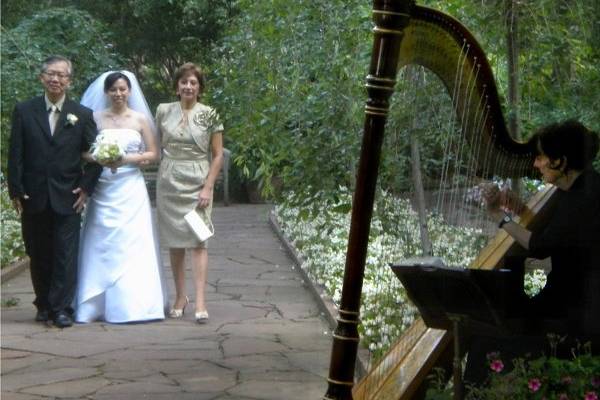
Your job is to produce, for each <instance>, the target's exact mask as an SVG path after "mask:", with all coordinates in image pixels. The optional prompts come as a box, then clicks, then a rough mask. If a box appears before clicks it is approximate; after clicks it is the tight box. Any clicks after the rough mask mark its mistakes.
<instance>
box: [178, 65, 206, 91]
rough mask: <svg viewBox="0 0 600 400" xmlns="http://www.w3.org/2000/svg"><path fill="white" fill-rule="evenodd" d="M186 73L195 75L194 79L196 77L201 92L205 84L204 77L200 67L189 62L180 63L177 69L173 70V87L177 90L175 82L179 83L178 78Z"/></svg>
mask: <svg viewBox="0 0 600 400" xmlns="http://www.w3.org/2000/svg"><path fill="white" fill-rule="evenodd" d="M187 74H193V75H194V76H195V77H196V79H198V85H199V86H200V93H202V92H203V91H204V87H205V85H206V78H205V77H204V72H202V68H200V67H199V66H197V65H196V64H194V63H191V62H187V63H185V64H183V65H181V66H180V67H179V68H177V70H176V71H175V75H174V76H173V88H174V89H175V90H177V84H178V83H179V80H180V79H181V78H183V77H184V76H185V75H187Z"/></svg>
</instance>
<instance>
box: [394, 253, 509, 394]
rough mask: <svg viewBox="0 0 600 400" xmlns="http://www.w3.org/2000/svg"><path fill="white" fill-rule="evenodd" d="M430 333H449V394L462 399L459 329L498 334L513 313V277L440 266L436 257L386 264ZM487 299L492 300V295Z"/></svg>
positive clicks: (504, 329)
mask: <svg viewBox="0 0 600 400" xmlns="http://www.w3.org/2000/svg"><path fill="white" fill-rule="evenodd" d="M390 266H391V268H392V270H393V271H394V273H395V274H396V276H397V277H398V278H399V279H400V281H401V282H402V285H403V286H404V288H405V289H406V293H407V294H408V297H409V298H410V300H411V301H412V302H413V303H414V304H415V306H416V307H417V308H418V309H419V312H420V313H421V317H422V318H423V320H424V321H425V324H426V325H427V326H428V327H430V328H435V329H444V330H448V331H452V332H453V334H454V361H453V374H454V379H453V380H454V395H455V398H457V399H460V398H462V368H461V358H460V341H459V331H460V329H459V328H460V327H461V326H463V327H466V326H468V328H469V331H470V332H473V333H484V334H503V333H506V332H507V331H508V326H507V321H506V318H508V317H510V316H511V312H512V311H513V310H515V306H516V299H517V298H518V296H515V290H516V289H515V288H518V287H519V286H518V285H519V277H518V274H515V273H513V272H512V271H510V270H502V269H501V270H492V271H490V270H476V269H467V268H458V267H448V266H445V265H443V262H441V260H440V259H438V258H432V257H428V258H416V259H409V260H403V261H401V262H399V263H395V264H392V265H390ZM492 295H493V296H492Z"/></svg>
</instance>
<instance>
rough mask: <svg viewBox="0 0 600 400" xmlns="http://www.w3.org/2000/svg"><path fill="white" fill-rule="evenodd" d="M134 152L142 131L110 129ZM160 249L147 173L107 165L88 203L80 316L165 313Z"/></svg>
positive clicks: (112, 318) (131, 317)
mask: <svg viewBox="0 0 600 400" xmlns="http://www.w3.org/2000/svg"><path fill="white" fill-rule="evenodd" d="M101 133H103V134H104V135H105V136H107V135H108V136H110V138H114V140H116V141H117V142H118V143H119V145H120V147H121V148H122V149H125V150H126V152H128V153H137V152H139V151H140V150H141V149H142V146H143V141H142V137H141V135H140V133H138V132H137V131H135V130H132V129H105V130H102V131H101ZM161 268H162V265H161V262H160V253H159V251H158V245H157V235H156V229H155V227H154V224H153V222H152V214H151V209H150V201H149V198H148V191H147V190H146V184H145V182H144V177H143V175H142V173H141V171H140V170H139V168H138V167H137V166H133V165H125V166H123V167H119V168H118V169H117V172H116V173H112V172H111V170H110V169H108V168H104V170H103V171H102V175H101V176H100V179H99V180H98V184H97V186H96V189H95V190H94V193H93V195H92V196H91V197H90V200H89V202H88V209H87V214H86V216H85V219H84V225H83V229H82V234H81V245H80V250H79V276H78V287H77V297H76V305H75V310H76V311H75V320H76V321H77V322H91V321H96V320H104V321H107V322H113V323H122V322H133V321H147V320H156V319H163V318H164V308H165V301H164V296H163V288H164V286H163V282H162V276H161V275H162V274H161V270H160V269H161Z"/></svg>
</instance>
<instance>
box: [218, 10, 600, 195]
mask: <svg viewBox="0 0 600 400" xmlns="http://www.w3.org/2000/svg"><path fill="white" fill-rule="evenodd" d="M419 3H420V4H424V5H428V6H432V7H435V8H437V9H440V10H442V11H446V12H448V13H450V14H451V15H453V16H455V17H457V18H458V19H459V20H461V21H462V22H463V23H464V24H465V25H466V26H467V27H468V28H470V29H471V30H472V32H473V33H474V34H475V36H476V37H478V38H479V40H480V42H481V44H482V47H483V48H484V50H485V51H486V53H487V55H488V58H489V59H490V63H491V65H492V68H493V69H494V70H495V76H496V79H497V83H498V86H499V90H500V95H501V97H504V95H505V92H506V85H507V77H506V76H507V72H506V40H505V36H506V26H505V21H504V18H505V16H504V7H505V2H504V1H500V0H494V1H490V2H472V1H464V0H453V1H437V0H429V1H426V0H424V1H420V2H419ZM517 4H518V7H519V8H518V10H519V14H518V17H519V18H520V19H519V23H520V27H521V29H520V31H519V38H520V42H519V45H520V49H521V53H520V56H519V65H520V67H521V71H520V73H521V79H520V92H521V94H522V95H521V98H522V103H521V104H522V106H521V112H520V114H519V115H520V124H521V126H522V127H523V130H524V131H525V134H526V135H527V134H529V133H530V132H532V131H533V130H534V129H535V128H537V127H539V126H541V125H544V124H546V123H549V122H552V121H555V120H558V119H564V118H566V117H578V118H580V119H581V120H582V121H584V122H585V123H586V124H588V125H589V126H591V127H592V128H596V129H597V126H598V125H599V122H600V120H599V119H598V118H599V117H598V113H597V111H596V110H597V109H598V105H599V103H600V101H599V100H600V93H598V91H597V90H595V88H596V87H597V84H598V81H600V75H599V74H600V72H599V69H598V68H597V67H596V65H597V64H598V62H597V61H598V60H597V55H598V52H597V49H596V46H595V45H594V41H593V40H592V38H593V37H597V34H595V33H594V32H595V31H594V25H593V23H594V22H593V21H594V19H590V18H587V16H589V15H594V13H597V12H598V6H597V5H595V2H593V1H591V0H585V1H581V2H577V4H576V5H569V4H570V3H568V2H565V1H563V0H544V1H541V2H537V1H536V2H534V1H521V2H517ZM538 4H539V5H540V6H539V7H538ZM237 6H238V7H239V9H240V10H243V12H242V13H240V14H239V15H238V16H237V18H235V19H234V20H233V21H232V23H231V24H230V25H229V30H228V31H227V32H226V34H225V37H224V39H223V42H222V45H221V46H220V47H219V48H218V49H216V50H217V54H218V56H217V57H215V63H214V67H213V69H214V72H213V73H214V76H215V77H216V78H217V79H216V81H217V82H215V85H216V87H217V89H216V90H215V91H214V93H213V94H212V98H211V101H212V102H213V103H214V104H216V105H217V107H218V109H219V110H221V112H222V113H223V114H224V119H225V120H226V121H227V123H228V128H227V136H226V140H227V141H228V147H230V148H232V150H233V154H234V155H235V163H236V164H237V165H238V166H239V168H240V170H241V171H242V173H243V175H244V176H245V178H246V179H248V180H256V181H259V182H260V184H261V187H262V188H263V192H264V194H266V195H276V194H277V193H276V191H275V188H274V187H273V185H272V183H271V182H272V177H274V176H275V177H278V178H280V180H281V181H282V182H283V188H284V189H293V190H294V191H295V192H297V195H296V196H293V197H292V198H291V199H288V201H291V202H296V204H305V205H306V203H307V201H308V200H307V199H313V195H314V194H316V193H317V192H319V190H320V189H323V190H324V192H325V193H327V194H326V195H325V196H334V193H335V192H336V190H337V187H338V185H344V186H352V185H353V181H354V173H355V171H356V161H357V157H358V149H359V145H360V140H361V132H362V123H363V120H364V114H363V112H362V110H363V104H364V101H365V100H366V94H365V92H364V90H363V89H362V84H363V82H364V76H365V75H366V72H367V67H368V63H369V54H370V50H371V49H370V47H371V38H370V32H369V31H370V27H371V20H370V19H371V18H370V4H367V3H365V2H359V1H350V2H341V1H329V2H314V1H307V0H305V1H297V2H291V3H290V2H283V1H269V2H262V1H259V2H250V1H245V0H241V1H239V2H238V3H237ZM549 46H551V47H552V48H550V47H549ZM557 48H559V49H564V51H562V50H561V51H560V52H556V51H555V49H557ZM545 71H550V75H548V74H547V73H546V72H545ZM427 81H428V82H429V83H428V84H427V85H425V86H424V87H423V88H422V93H421V94H425V95H426V97H427V99H428V100H427V101H428V104H416V102H411V101H406V100H407V99H406V98H405V97H403V96H404V94H402V93H403V92H405V91H406V90H408V89H409V85H408V84H407V83H406V82H403V81H399V83H398V86H397V92H398V93H397V94H396V95H395V96H394V102H393V104H392V108H391V112H390V118H389V120H388V128H387V131H386V137H385V141H386V142H385V144H384V153H383V158H382V164H381V169H380V175H379V179H380V182H381V184H382V185H383V187H384V188H386V189H387V190H393V191H401V190H405V189H406V188H407V187H410V186H411V181H410V173H409V171H410V161H411V158H410V152H409V143H410V140H409V137H408V133H409V130H407V129H406V127H407V126H411V124H412V123H414V120H415V118H414V115H423V116H424V117H423V118H418V119H417V120H418V124H419V126H417V127H416V129H415V130H413V131H411V132H413V134H416V135H417V136H418V138H419V141H420V143H421V150H422V163H423V165H422V170H423V174H424V178H425V185H426V187H427V186H428V185H430V184H435V179H436V178H437V177H438V176H437V175H438V174H439V171H440V165H439V162H440V161H439V160H440V159H441V157H440V152H441V151H442V150H443V144H442V143H440V135H439V132H440V129H441V128H442V127H443V124H444V123H447V121H448V120H449V119H450V117H449V116H450V115H452V111H451V104H450V100H449V96H448V94H446V93H445V90H444V89H443V87H442V86H441V84H440V83H439V81H437V78H436V79H431V78H428V79H427ZM321 193H323V192H321Z"/></svg>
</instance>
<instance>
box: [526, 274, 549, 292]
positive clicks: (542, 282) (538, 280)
mask: <svg viewBox="0 0 600 400" xmlns="http://www.w3.org/2000/svg"><path fill="white" fill-rule="evenodd" d="M523 285H524V290H525V294H527V296H529V297H533V296H535V295H536V294H538V293H539V291H540V290H541V289H542V288H543V287H544V286H546V273H545V272H544V270H542V269H534V270H533V271H529V272H527V273H526V274H525V280H524V282H523Z"/></svg>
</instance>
